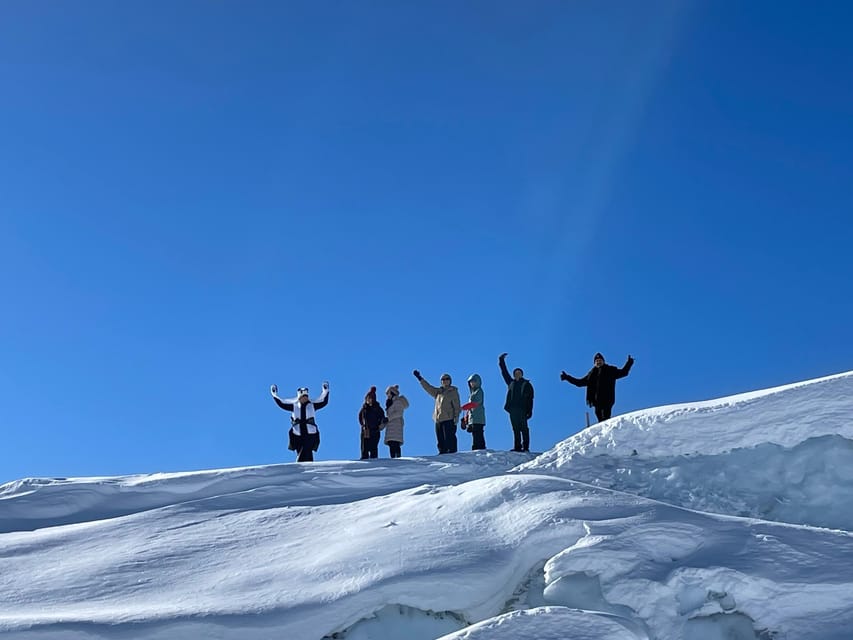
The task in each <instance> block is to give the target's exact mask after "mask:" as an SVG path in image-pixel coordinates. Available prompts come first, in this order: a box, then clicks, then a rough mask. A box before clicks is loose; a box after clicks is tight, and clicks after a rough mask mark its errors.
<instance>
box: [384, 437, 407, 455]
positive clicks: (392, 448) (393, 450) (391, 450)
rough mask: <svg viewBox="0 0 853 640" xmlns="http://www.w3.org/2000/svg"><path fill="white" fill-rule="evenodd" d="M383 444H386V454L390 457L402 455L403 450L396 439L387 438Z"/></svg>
mask: <svg viewBox="0 0 853 640" xmlns="http://www.w3.org/2000/svg"><path fill="white" fill-rule="evenodd" d="M385 444H387V445H388V455H390V456H391V457H392V458H399V457H400V456H401V455H403V452H402V450H401V449H400V447H401V445H400V443H399V442H397V441H396V440H389V441H388V442H386V443H385Z"/></svg>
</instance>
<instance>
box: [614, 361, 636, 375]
mask: <svg viewBox="0 0 853 640" xmlns="http://www.w3.org/2000/svg"><path fill="white" fill-rule="evenodd" d="M633 366H634V358H632V357H631V356H630V355H629V356H628V360H626V361H625V366H624V367H622V368H621V369H616V376H615V378H616V379H617V380H618V379H619V378H624V377H625V376H627V375H628V372H629V371H631V367H633Z"/></svg>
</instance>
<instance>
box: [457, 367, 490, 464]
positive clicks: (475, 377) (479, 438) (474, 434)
mask: <svg viewBox="0 0 853 640" xmlns="http://www.w3.org/2000/svg"><path fill="white" fill-rule="evenodd" d="M468 390H469V391H470V392H471V395H470V396H469V397H468V403H469V404H473V405H475V406H473V407H471V408H470V409H468V413H467V414H466V415H465V417H463V418H462V420H463V421H464V425H465V430H466V431H468V432H469V433H470V434H471V438H472V442H471V451H476V450H477V449H485V448H486V436H485V434H484V433H483V430H484V429H485V428H486V407H485V406H483V400H484V395H483V381H482V380H481V379H480V374H478V373H472V374H471V375H470V376H469V377H468Z"/></svg>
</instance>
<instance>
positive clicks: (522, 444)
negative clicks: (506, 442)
mask: <svg viewBox="0 0 853 640" xmlns="http://www.w3.org/2000/svg"><path fill="white" fill-rule="evenodd" d="M509 422H510V424H511V425H512V438H513V447H512V450H513V451H529V450H530V428H529V427H528V426H527V416H526V415H524V414H523V413H516V412H514V411H513V412H510V414H509Z"/></svg>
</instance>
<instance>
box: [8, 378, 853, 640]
mask: <svg viewBox="0 0 853 640" xmlns="http://www.w3.org/2000/svg"><path fill="white" fill-rule="evenodd" d="M851 399H853V374H844V375H840V376H832V377H829V378H824V379H821V380H816V381H811V382H808V383H802V384H799V385H790V386H788V387H783V388H779V389H773V390H769V391H766V392H756V393H753V394H744V395H742V396H735V397H733V398H728V399H722V400H717V401H711V402H707V403H696V404H694V405H680V406H678V407H662V408H658V409H651V410H648V411H645V412H636V413H634V414H631V415H629V416H622V417H617V418H614V419H613V420H611V421H610V422H609V423H604V424H602V425H597V426H596V427H593V428H592V429H589V430H587V431H586V432H584V433H581V434H578V435H576V436H574V437H572V438H570V439H568V440H567V441H565V442H563V443H560V444H559V445H558V446H557V447H555V448H554V449H553V450H551V451H548V452H545V453H544V454H542V455H540V456H538V457H537V458H534V457H533V456H529V455H526V454H518V453H507V452H495V451H472V452H464V453H458V454H452V455H447V456H440V457H425V458H408V459H400V460H375V461H365V462H324V463H315V464H284V465H274V466H270V467H252V468H246V469H231V470H221V471H204V472H194V473H185V474H161V475H156V476H131V477H124V478H78V479H29V480H25V481H19V482H16V483H10V484H8V485H5V486H4V487H0V633H3V634H4V638H11V639H16V640H17V639H20V640H55V639H56V638H62V639H63V640H94V639H95V638H97V639H99V640H104V639H106V640H119V639H121V640H124V639H126V638H135V639H136V638H139V639H142V640H166V639H169V640H184V639H190V638H192V639H195V638H201V637H204V638H219V639H222V640H237V639H239V640H261V639H264V640H265V639H273V638H276V639H277V638H282V637H286V638H296V639H299V640H385V639H391V638H401V637H405V638H406V639H407V640H435V639H436V638H439V637H441V638H444V640H463V639H467V640H485V639H486V638H488V639H489V640H502V639H504V638H507V639H508V638H512V639H513V640H534V639H535V640H543V639H547V638H555V639H556V638H565V637H567V635H566V634H567V629H571V633H572V634H573V635H571V636H568V637H572V638H575V639H577V638H581V639H584V640H599V639H600V640H604V639H605V638H607V639H614V638H619V639H620V640H622V639H624V640H649V639H654V640H722V639H723V638H726V639H734V640H771V639H774V640H775V639H780V638H797V639H798V640H803V639H811V638H814V639H815V640H817V639H820V640H848V639H849V637H850V629H851V628H853V607H851V606H850V603H851V602H853V573H851V572H850V570H849V568H850V567H851V566H853V533H851V531H850V530H851V529H853V526H850V527H848V526H847V524H846V523H847V522H848V521H849V520H845V518H848V516H846V515H844V513H845V512H846V513H853V502H850V500H851V498H850V496H851V495H853V490H851V487H853V472H850V471H848V470H849V469H851V468H853V464H851V461H853V449H851V444H853V427H851V424H850V418H849V416H851V415H853V412H851V411H850V409H851V408H853V400H851ZM690 432H693V437H688V435H689V433H690ZM674 433H678V434H679V436H678V438H674V436H673V434H674ZM635 449H636V450H637V453H636V455H635V454H634V450H635ZM839 505H840V507H841V508H838V507H839ZM685 507H689V508H685ZM709 512H714V513H709ZM828 514H829V515H828ZM832 514H835V515H832ZM838 514H841V515H838ZM739 515H748V516H752V517H737V516H739ZM754 516H759V517H761V518H762V519H755V517H754ZM821 518H824V520H827V521H832V522H835V523H836V524H835V525H834V526H836V527H837V529H839V530H829V529H821V528H815V527H812V526H804V525H802V524H790V522H804V523H810V524H815V523H817V524H822V525H824V526H833V525H831V524H827V522H815V521H817V520H820V519H821ZM768 520H777V521H779V522H770V521H768ZM783 521H788V522H783Z"/></svg>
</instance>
